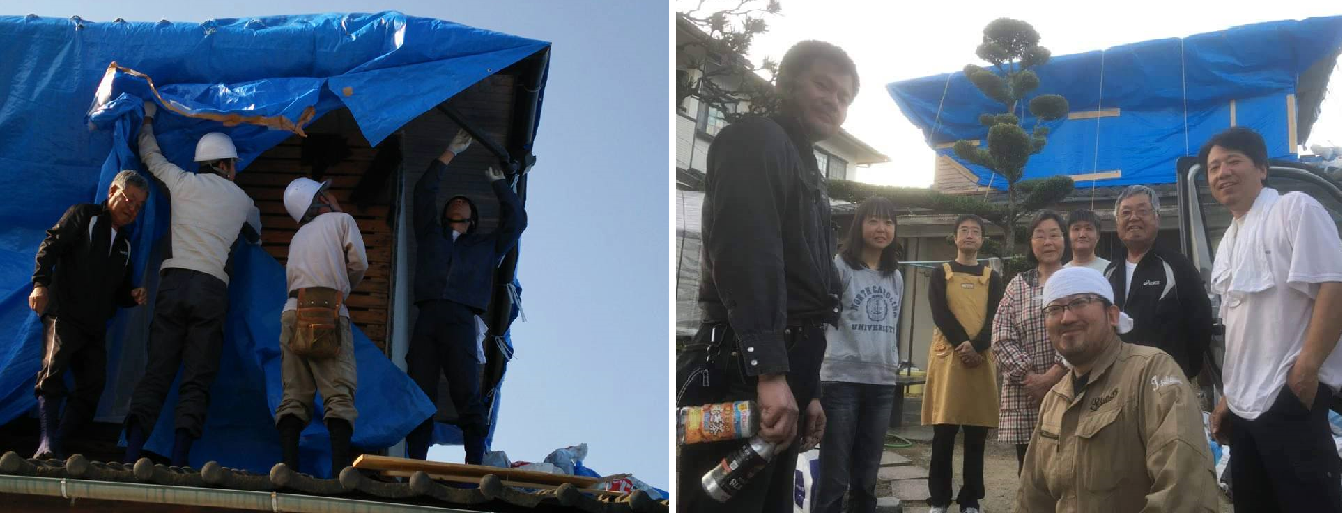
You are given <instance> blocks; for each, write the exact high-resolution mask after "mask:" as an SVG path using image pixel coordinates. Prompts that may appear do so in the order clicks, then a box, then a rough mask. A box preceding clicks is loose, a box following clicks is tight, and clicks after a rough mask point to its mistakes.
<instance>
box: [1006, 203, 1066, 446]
mask: <svg viewBox="0 0 1342 513" xmlns="http://www.w3.org/2000/svg"><path fill="white" fill-rule="evenodd" d="M1064 226H1066V224H1065V223H1064V222H1063V219H1062V216H1060V215H1058V213H1057V212H1053V211H1051V210H1045V211H1043V212H1040V213H1039V215H1036V216H1035V218H1034V221H1032V222H1031V223H1030V253H1029V254H1027V255H1026V259H1027V260H1028V261H1029V262H1031V263H1033V264H1035V268H1034V269H1030V270H1028V271H1025V272H1022V273H1020V274H1017V275H1016V277H1015V278H1012V279H1011V283H1009V284H1007V287H1006V294H1004V295H1003V296H1002V302H1001V303H1000V304H998V307H997V317H996V318H995V319H993V352H994V353H996V356H997V369H998V372H1001V374H1002V396H1001V401H1000V403H1001V412H1000V415H999V418H998V431H997V440H998V441H999V442H1005V443H1011V444H1016V462H1017V464H1018V466H1017V471H1019V470H1020V467H1019V464H1021V463H1023V462H1024V457H1025V450H1026V448H1028V447H1029V442H1030V433H1031V432H1032V431H1033V430H1034V425H1035V422H1036V421H1037V420H1038V419H1039V405H1040V403H1041V401H1043V399H1044V395H1045V394H1047V393H1048V391H1049V389H1051V388H1053V385H1054V384H1056V383H1057V382H1058V381H1059V380H1061V379H1062V377H1063V376H1064V375H1066V373H1067V369H1066V368H1065V367H1063V365H1062V355H1060V354H1058V352H1057V351H1055V350H1054V349H1053V344H1052V343H1050V342H1049V340H1048V332H1047V331H1045V330H1044V305H1043V303H1042V301H1041V299H1040V298H1041V297H1043V296H1042V295H1043V292H1044V282H1046V281H1048V277H1049V276H1052V275H1053V273H1054V271H1057V270H1059V269H1062V258H1063V253H1065V252H1066V251H1067V238H1066V236H1065V233H1066V232H1064V231H1063V227H1064Z"/></svg>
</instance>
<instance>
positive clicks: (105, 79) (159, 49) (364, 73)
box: [0, 12, 549, 474]
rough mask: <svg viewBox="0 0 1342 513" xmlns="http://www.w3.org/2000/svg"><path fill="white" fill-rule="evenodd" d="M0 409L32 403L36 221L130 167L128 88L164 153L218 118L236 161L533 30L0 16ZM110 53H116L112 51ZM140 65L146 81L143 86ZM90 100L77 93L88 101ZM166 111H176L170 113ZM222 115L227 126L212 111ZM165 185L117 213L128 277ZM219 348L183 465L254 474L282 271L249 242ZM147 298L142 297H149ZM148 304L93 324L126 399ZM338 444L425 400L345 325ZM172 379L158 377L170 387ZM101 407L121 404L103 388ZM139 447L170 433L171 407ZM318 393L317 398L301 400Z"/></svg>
mask: <svg viewBox="0 0 1342 513" xmlns="http://www.w3.org/2000/svg"><path fill="white" fill-rule="evenodd" d="M0 40H3V41H6V45H4V48H3V49H0V76H3V77H6V79H5V80H3V81H0V189H3V190H7V191H10V193H9V194H8V196H7V198H6V199H5V201H3V202H0V226H3V227H4V228H3V229H2V230H0V423H4V422H8V421H10V420H12V419H13V418H15V417H17V416H19V415H22V414H24V413H26V412H27V411H29V410H31V409H32V407H33V406H34V405H35V399H34V397H33V380H34V376H35V375H36V373H37V370H38V368H39V366H40V358H41V353H42V350H41V347H42V344H41V341H40V339H39V335H40V323H38V322H37V318H36V316H35V315H34V314H33V313H32V312H31V311H30V310H29V309H28V306H27V296H28V294H29V292H30V291H31V283H30V279H31V274H32V271H33V265H34V261H33V257H34V255H35V254H36V251H37V246H38V244H40V243H41V241H42V238H43V236H44V231H45V229H47V228H49V227H50V226H51V225H52V224H54V223H55V222H56V220H57V219H59V218H60V216H61V214H62V213H63V212H64V211H65V209H66V208H67V207H69V206H70V205H71V204H74V203H82V202H97V201H101V200H102V199H104V198H105V197H106V191H107V187H108V184H109V182H110V180H111V178H112V176H114V174H115V173H116V171H117V170H119V169H137V170H140V171H141V172H145V171H144V170H143V169H142V168H141V166H140V163H139V161H138V159H137V158H136V156H135V153H134V152H133V150H132V148H133V147H134V146H135V145H134V134H135V133H136V131H138V129H139V127H140V123H141V116H142V110H141V104H142V103H141V102H142V99H151V100H153V101H155V102H157V103H158V104H159V105H160V107H159V109H160V112H161V114H160V120H159V122H158V123H157V124H156V125H157V130H156V133H157V134H158V140H159V143H160V145H161V146H162V148H163V151H164V154H165V156H166V157H167V158H168V159H169V160H171V161H172V162H174V163H176V164H178V165H179V166H181V167H183V168H184V169H194V167H195V166H194V165H192V163H191V157H192V152H193V151H194V147H195V141H196V140H197V139H199V137H200V136H201V135H202V134H204V133H207V132H212V131H222V132H225V133H228V134H229V135H230V136H231V137H232V138H233V140H234V142H235V143H236V145H237V147H238V151H239V154H240V157H241V162H240V166H241V167H242V172H246V169H245V166H246V164H248V163H250V162H251V161H252V160H253V159H255V158H256V157H257V156H258V155H259V154H261V153H262V152H264V151H265V150H267V149H269V148H271V147H272V146H274V145H275V144H278V143H279V142H281V141H283V140H284V139H286V138H288V137H289V136H291V135H292V133H291V131H292V132H297V131H300V130H301V127H302V126H304V125H305V124H306V123H307V122H309V121H311V120H314V119H316V118H319V117H321V115H323V114H325V113H327V112H330V111H332V110H335V109H339V108H348V109H349V110H350V113H351V114H352V115H353V117H354V119H355V121H356V122H357V123H358V125H359V128H360V130H361V131H362V132H363V134H364V136H365V138H366V139H367V140H368V142H369V143H370V144H374V145H375V144H377V143H378V142H379V141H381V140H382V139H383V138H385V137H386V136H387V135H389V134H391V133H392V132H393V131H395V130H397V129H399V128H400V127H401V126H402V125H404V124H406V123H407V122H409V121H410V120H412V119H414V118H415V117H416V116H418V115H420V114H422V113H423V112H425V111H427V110H428V109H430V108H432V107H433V106H435V105H437V104H439V103H441V102H443V101H445V100H447V99H448V98H450V97H452V96H453V95H455V94H456V93H458V92H460V91H462V90H463V89H465V88H466V87H468V86H470V85H472V84H474V83H476V82H478V81H480V80H481V79H483V78H485V77H487V76H489V75H491V74H493V73H496V72H498V71H499V70H501V69H503V68H506V67H507V66H509V65H511V64H513V63H515V62H517V61H519V60H521V59H523V58H525V57H527V56H530V55H532V54H535V53H536V52H538V51H541V50H543V49H545V48H547V47H548V46H549V43H546V42H543V41H536V40H531V39H525V38H520V37H515V36H510V35H507V34H501V33H496V32H490V31H486V30H481V29H476V28H472V27H467V26H464V25H459V24H455V23H450V22H445V21H439V20H433V19H425V18H415V17H410V16H406V15H404V14H401V13H397V12H384V13H378V14H320V15H304V16H274V17H263V18H246V19H219V20H211V21H208V22H205V23H172V22H166V21H161V22H157V23H138V22H122V21H115V22H90V21H85V20H80V19H78V18H77V17H76V18H71V19H51V18H40V17H37V16H27V17H14V16H4V17H0ZM113 63H115V66H113ZM150 81H152V86H151V85H150ZM90 105H92V106H90ZM169 112H172V113H175V114H170V113H169ZM229 117H232V118H233V119H234V120H238V119H242V121H243V123H242V124H234V125H233V126H225V125H221V123H220V121H221V120H227V119H228V118H229ZM168 218H169V212H168V201H167V197H166V194H165V193H164V191H162V190H161V189H160V188H155V190H154V191H153V192H152V193H151V194H150V197H149V201H148V202H147V204H146V206H145V209H144V210H143V211H142V213H141V214H140V218H139V219H138V220H137V221H136V223H135V224H134V225H132V226H131V228H130V229H131V230H132V235H131V241H132V247H133V250H132V254H133V255H134V279H135V280H136V282H137V283H139V284H141V285H143V286H146V287H149V288H150V289H151V291H152V290H153V287H154V286H155V285H156V271H157V268H158V263H159V262H160V260H161V257H160V256H159V255H158V254H157V251H156V248H157V246H158V244H157V242H158V241H159V240H160V239H161V237H162V236H163V235H164V234H165V233H166V230H167V225H168V223H167V222H168ZM233 260H234V270H233V277H232V281H231V284H230V300H231V307H230V311H229V316H228V321H227V325H226V328H225V336H226V348H225V350H224V352H223V357H222V361H221V367H220V372H219V375H218V378H217V380H216V382H215V384H214V388H213V392H212V394H211V404H210V412H209V417H208V422H207V425H206V428H205V434H204V438H203V439H201V440H200V441H199V442H198V443H197V444H196V446H195V448H196V449H195V450H194V451H193V454H192V463H193V464H195V465H200V464H202V463H204V462H205V461H208V460H217V461H219V462H220V463H221V464H223V465H225V466H230V467H237V468H245V469H248V470H253V471H259V472H265V471H267V470H268V469H269V467H270V465H272V464H273V463H274V462H276V461H278V458H279V445H278V435H277V434H276V432H275V430H274V428H273V420H272V417H271V415H272V412H273V411H274V409H275V406H276V404H277V403H278V401H279V395H280V389H281V386H280V381H279V363H278V357H279V356H278V347H277V340H278V333H279V313H280V308H281V305H282V304H283V302H284V297H285V290H284V287H285V286H284V283H285V282H284V269H283V267H282V266H280V265H279V264H278V263H277V262H275V261H274V259H273V258H271V257H270V256H269V255H268V254H266V253H265V252H264V251H263V250H261V249H260V248H259V247H256V246H248V245H245V244H243V245H240V246H239V248H238V249H237V250H236V251H235V252H234V255H233ZM151 301H152V300H151ZM150 312H152V303H151V304H150V305H148V306H145V307H140V308H135V309H128V310H122V311H121V313H120V314H119V315H118V316H117V317H116V319H114V320H113V322H112V323H111V325H110V326H109V331H108V333H109V337H108V353H109V358H108V360H109V368H108V375H109V383H108V391H107V393H106V394H105V395H104V397H105V398H106V397H113V396H116V397H125V396H126V394H128V390H127V389H128V388H129V387H131V386H133V385H134V378H135V377H136V376H138V373H139V372H140V369H142V368H143V361H144V355H143V354H142V353H143V351H144V349H143V347H144V342H143V334H144V333H145V331H146V326H147V324H148V321H149V318H150V317H151V316H150ZM355 346H356V348H355V351H356V355H357V356H356V357H357V360H358V362H359V366H358V370H359V376H358V383H359V387H358V391H357V395H356V397H355V403H356V406H357V407H358V409H359V411H360V417H359V420H358V421H357V422H356V423H355V433H354V443H355V444H356V445H359V446H361V447H366V448H376V447H385V446H388V445H391V444H394V443H395V442H396V441H398V440H399V439H401V438H402V437H403V436H404V435H405V434H406V433H407V432H409V431H410V429H411V428H412V427H413V426H414V425H416V424H418V423H419V422H421V421H422V420H423V419H425V418H427V417H428V416H429V415H430V414H431V413H432V412H433V408H432V405H430V404H429V402H428V401H427V399H426V398H425V397H424V395H423V394H422V393H420V392H419V391H418V389H417V388H416V387H415V385H414V383H413V382H412V381H410V379H409V378H408V377H406V376H405V375H404V373H402V372H401V371H400V370H398V369H396V368H395V367H394V366H393V365H392V363H391V362H390V361H389V360H388V359H387V358H386V357H384V356H383V355H382V354H381V353H380V351H379V350H378V349H377V348H376V347H375V346H373V345H372V344H371V343H370V342H369V341H368V339H367V337H365V336H364V335H363V334H362V333H356V335H355ZM174 389H175V387H174ZM108 402H109V401H107V400H104V401H103V403H105V404H102V405H101V406H100V409H99V418H100V419H101V420H108V418H109V417H111V418H112V419H113V420H114V421H115V420H119V419H120V417H121V416H124V413H125V407H126V405H125V404H106V403H108ZM174 402H175V393H174V395H173V396H170V397H169V399H168V406H166V407H165V408H164V414H163V415H162V416H161V418H160V422H159V425H158V427H157V429H156V430H155V431H154V436H153V437H152V439H151V440H150V442H149V444H148V446H147V447H148V448H149V449H150V450H153V451H156V452H160V453H165V452H167V450H168V448H169V446H170V445H171V440H170V438H171V436H172V435H171V431H172V430H171V429H169V426H170V419H171V417H172V407H171V405H172V404H173V403H174ZM318 404H319V405H320V402H318ZM303 447H304V453H305V454H304V467H305V470H317V471H319V473H322V474H324V473H325V472H324V471H322V470H320V469H324V468H327V467H326V465H327V464H326V463H325V462H324V460H325V458H326V457H327V456H326V455H325V453H326V451H327V442H326V433H325V430H324V428H323V427H322V426H321V425H320V423H317V422H314V423H313V424H312V426H310V427H309V428H308V430H307V431H306V432H305V434H304V440H303Z"/></svg>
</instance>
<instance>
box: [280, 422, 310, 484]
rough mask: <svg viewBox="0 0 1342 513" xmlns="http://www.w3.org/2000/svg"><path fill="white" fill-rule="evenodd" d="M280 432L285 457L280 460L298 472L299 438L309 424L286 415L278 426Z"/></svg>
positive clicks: (281, 447) (281, 446)
mask: <svg viewBox="0 0 1342 513" xmlns="http://www.w3.org/2000/svg"><path fill="white" fill-rule="evenodd" d="M277 427H278V428H279V430H280V450H281V452H282V453H283V456H282V458H283V459H281V460H280V462H281V463H284V466H286V467H289V470H292V471H294V472H298V438H299V435H300V434H302V433H303V428H304V427H307V423H306V422H303V420H302V419H299V418H298V417H295V416H293V415H285V416H283V417H281V418H280V421H279V423H278V425H277Z"/></svg>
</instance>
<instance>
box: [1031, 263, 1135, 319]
mask: <svg viewBox="0 0 1342 513" xmlns="http://www.w3.org/2000/svg"><path fill="white" fill-rule="evenodd" d="M1075 294H1095V295H1097V296H1100V297H1103V298H1104V299H1106V300H1108V301H1109V303H1110V304H1113V302H1114V288H1113V286H1112V285H1110V284H1109V280H1106V279H1104V275H1103V274H1100V272H1099V271H1096V270H1094V269H1091V268H1089V267H1080V266H1077V267H1064V268H1062V269H1059V270H1058V271H1057V272H1054V273H1053V276H1049V278H1048V281H1047V282H1044V298H1043V300H1044V306H1048V305H1049V304H1050V303H1052V302H1054V301H1057V300H1058V299H1061V298H1064V297H1067V296H1071V295H1075ZM1129 331H1132V317H1128V314H1126V313H1123V312H1119V314H1118V332H1119V333H1127V332H1129Z"/></svg>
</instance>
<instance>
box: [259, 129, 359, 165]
mask: <svg viewBox="0 0 1342 513" xmlns="http://www.w3.org/2000/svg"><path fill="white" fill-rule="evenodd" d="M342 135H343V134H342ZM345 141H346V143H347V144H349V150H350V156H349V158H347V159H345V161H347V162H348V161H358V160H373V155H374V154H375V153H376V151H375V150H373V149H372V148H369V147H367V146H364V145H362V144H355V139H354V138H352V137H346V138H345ZM261 158H280V159H294V160H298V159H301V158H303V146H302V145H301V144H300V145H288V144H281V145H278V146H275V147H272V148H270V149H269V150H266V152H265V153H262V154H261Z"/></svg>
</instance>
